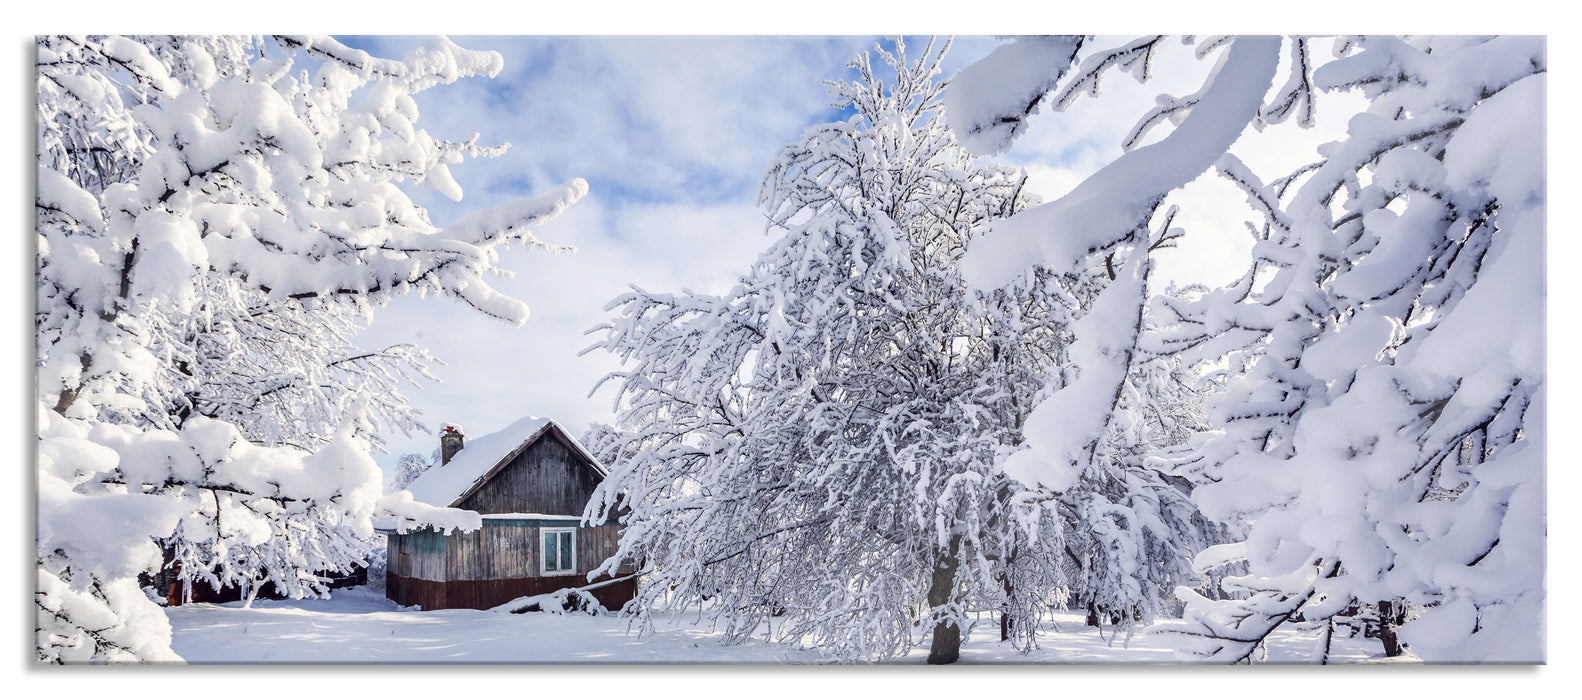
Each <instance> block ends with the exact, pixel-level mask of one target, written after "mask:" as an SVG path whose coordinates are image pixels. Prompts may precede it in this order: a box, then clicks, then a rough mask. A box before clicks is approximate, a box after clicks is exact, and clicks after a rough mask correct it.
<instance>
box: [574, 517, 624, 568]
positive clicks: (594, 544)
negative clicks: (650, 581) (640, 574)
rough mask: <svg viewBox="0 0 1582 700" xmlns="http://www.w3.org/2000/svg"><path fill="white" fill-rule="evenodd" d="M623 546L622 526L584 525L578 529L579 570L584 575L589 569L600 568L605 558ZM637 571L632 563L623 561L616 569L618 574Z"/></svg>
mask: <svg viewBox="0 0 1582 700" xmlns="http://www.w3.org/2000/svg"><path fill="white" fill-rule="evenodd" d="M620 548H621V526H619V525H600V526H599V527H584V528H578V529H577V571H579V572H581V573H582V574H583V575H584V576H586V575H587V573H588V572H589V571H592V570H594V569H597V568H599V565H601V564H603V563H604V560H605V559H609V558H610V557H612V556H615V552H616V551H617V550H619V549H620ZM633 571H636V569H634V568H633V567H632V565H631V564H630V563H626V562H623V563H622V564H621V567H620V568H619V569H616V570H615V575H616V576H625V575H627V574H629V573H632V572H633Z"/></svg>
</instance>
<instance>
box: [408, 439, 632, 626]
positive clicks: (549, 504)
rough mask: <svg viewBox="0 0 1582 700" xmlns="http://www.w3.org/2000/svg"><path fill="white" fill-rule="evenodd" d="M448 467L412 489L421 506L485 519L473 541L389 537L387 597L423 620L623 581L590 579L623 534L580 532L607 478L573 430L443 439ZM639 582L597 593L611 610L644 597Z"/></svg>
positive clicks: (459, 536)
mask: <svg viewBox="0 0 1582 700" xmlns="http://www.w3.org/2000/svg"><path fill="white" fill-rule="evenodd" d="M440 454H441V463H440V464H439V465H436V466H434V467H433V468H431V469H429V470H428V471H426V472H424V473H423V474H422V475H421V476H419V477H418V478H417V479H414V480H413V481H412V483H411V484H409V485H408V486H407V490H409V491H411V492H412V496H413V499H414V500H417V501H421V502H423V503H428V504H430V505H435V506H449V507H452V508H461V509H464V510H471V511H476V512H477V513H479V514H480V515H482V516H483V527H482V528H481V529H479V530H476V531H473V532H458V531H454V530H453V531H451V532H449V533H445V532H440V531H438V530H435V529H433V528H423V529H420V530H414V531H409V532H407V533H405V534H402V533H398V532H395V531H394V530H392V529H386V528H381V529H380V532H383V533H384V534H385V536H386V537H387V542H388V545H387V547H388V550H387V557H388V558H387V560H386V564H385V566H386V572H387V573H386V581H385V595H386V596H387V597H389V598H390V599H391V600H393V601H395V602H396V603H398V604H400V605H418V606H422V608H423V609H424V610H440V609H446V608H472V609H477V610H483V609H487V608H492V607H495V606H497V605H501V604H504V603H507V602H510V601H511V600H514V599H516V598H519V597H522V596H528V595H539V594H543V593H553V592H555V591H557V590H560V589H563V588H579V587H583V586H587V585H589V584H591V583H598V582H601V581H611V580H614V579H620V578H622V577H624V576H627V575H629V574H631V573H632V572H633V568H632V567H631V566H630V565H623V566H621V568H620V569H618V570H617V571H616V574H615V575H614V576H613V577H612V576H603V577H600V578H599V579H596V580H594V581H589V579H588V572H590V571H593V570H594V569H596V568H598V567H599V566H600V565H601V564H602V563H603V562H604V560H605V559H607V558H609V557H610V556H612V555H614V554H615V552H616V549H617V543H618V541H619V539H620V526H619V525H618V524H616V523H614V522H605V523H601V524H598V525H595V526H593V527H585V526H583V525H582V524H581V520H582V511H583V508H584V507H585V506H586V505H587V503H588V500H589V499H590V498H591V497H592V496H593V490H594V487H596V486H597V485H598V484H599V482H600V481H602V480H603V479H604V477H605V475H607V474H608V471H606V470H605V468H604V467H603V466H602V465H600V464H599V462H598V460H596V459H594V458H593V456H592V455H591V454H589V453H588V451H587V450H586V449H584V448H583V447H582V446H581V445H580V444H578V443H577V441H576V440H575V439H573V438H572V437H571V436H570V435H569V434H567V433H566V431H565V429H563V428H561V427H560V425H558V424H557V423H555V422H554V421H552V420H549V419H545V418H524V419H522V420H519V421H517V422H515V423H513V424H511V425H510V426H508V427H506V428H505V429H504V430H501V431H499V432H497V433H493V434H490V435H486V436H483V437H481V438H477V439H475V440H471V441H468V440H466V438H465V437H464V436H463V435H462V434H461V432H460V431H459V430H455V429H452V428H447V429H446V431H445V432H444V433H442V434H441V436H440ZM636 589H637V582H636V579H634V578H627V579H626V580H623V581H616V582H615V583H610V584H608V585H605V586H602V587H599V588H597V589H594V590H592V591H590V593H591V594H592V595H593V596H594V597H596V598H598V600H599V603H600V604H602V605H603V606H604V607H605V608H607V609H610V610H616V609H619V608H620V607H621V606H623V605H625V604H626V603H627V601H629V600H631V599H632V597H633V595H635V594H636Z"/></svg>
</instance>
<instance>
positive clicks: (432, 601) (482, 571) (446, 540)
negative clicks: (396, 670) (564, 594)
mask: <svg viewBox="0 0 1582 700" xmlns="http://www.w3.org/2000/svg"><path fill="white" fill-rule="evenodd" d="M544 527H555V526H553V525H545V524H543V523H541V522H532V521H509V520H508V521H503V522H502V521H485V522H484V526H483V528H481V529H479V530H476V531H473V532H452V533H450V534H449V535H439V534H438V533H435V532H434V531H432V530H424V531H422V532H420V533H411V534H408V535H391V536H390V542H391V544H390V550H389V554H390V556H391V559H390V564H389V574H388V576H387V578H386V582H385V589H386V592H387V595H388V596H389V597H390V599H391V600H393V601H395V602H396V603H398V604H400V605H421V606H423V609H424V610H438V609H444V608H471V609H475V610H484V609H488V608H492V607H495V606H497V605H502V604H504V603H508V602H510V601H512V600H515V599H516V598H520V597H522V596H530V595H540V594H544V593H553V592H555V591H558V590H560V589H562V588H579V587H582V586H585V585H588V584H589V583H590V582H589V581H588V572H589V571H592V570H594V569H595V568H597V567H598V566H599V565H600V564H602V563H604V560H605V558H607V557H608V556H610V555H611V554H614V553H615V551H616V548H617V546H618V543H619V540H620V536H621V535H620V533H621V529H620V526H618V525H601V526H598V527H579V528H577V571H576V572H575V573H569V574H557V575H554V576H543V575H541V572H540V570H539V569H540V567H539V561H538V558H539V547H540V544H539V538H540V533H541V532H542V528H544ZM402 554H405V555H406V556H405V557H403V556H402ZM435 562H442V564H443V568H444V571H443V573H442V574H441V575H439V576H437V577H435V576H433V574H432V570H433V566H434V564H435ZM632 571H633V569H632V567H631V566H623V567H621V568H620V569H619V570H617V572H616V574H615V575H614V576H602V577H600V578H599V579H597V580H609V579H611V578H619V577H621V576H625V575H627V574H630V573H632ZM636 591H637V583H636V581H622V582H620V583H615V584H611V585H609V586H606V587H604V588H600V589H598V590H596V591H594V592H593V595H594V597H596V598H598V599H599V602H600V603H601V604H603V605H604V606H605V607H607V608H610V609H612V610H613V609H619V608H620V607H621V606H622V605H625V604H626V602H627V601H629V600H631V599H632V597H633V596H634V595H635V594H636Z"/></svg>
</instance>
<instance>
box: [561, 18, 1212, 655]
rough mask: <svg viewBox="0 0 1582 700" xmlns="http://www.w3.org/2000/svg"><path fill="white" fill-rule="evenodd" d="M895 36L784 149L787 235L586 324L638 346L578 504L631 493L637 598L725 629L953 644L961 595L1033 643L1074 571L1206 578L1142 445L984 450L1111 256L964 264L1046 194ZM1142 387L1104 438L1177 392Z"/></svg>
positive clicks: (835, 648) (1171, 492)
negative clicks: (1009, 165) (689, 282)
mask: <svg viewBox="0 0 1582 700" xmlns="http://www.w3.org/2000/svg"><path fill="white" fill-rule="evenodd" d="M904 48H905V47H904V44H902V43H900V42H897V44H896V53H895V54H894V55H892V54H890V53H888V52H885V51H884V50H883V49H880V50H879V53H880V56H882V57H883V58H884V60H885V62H886V64H887V65H888V66H889V68H890V69H891V70H893V71H894V72H895V73H896V75H895V78H894V84H893V85H891V84H887V83H885V82H883V81H882V80H881V79H880V78H879V77H878V76H876V75H875V73H874V70H873V66H872V65H871V64H870V62H869V58H868V56H867V55H862V56H859V57H857V58H856V59H854V61H853V63H852V64H851V65H852V67H854V68H855V69H856V70H857V71H858V74H859V79H858V80H857V81H855V82H838V83H832V84H831V89H832V91H833V93H834V95H835V97H836V102H835V106H837V107H841V108H846V107H850V108H852V109H853V110H854V111H855V113H856V114H855V116H853V117H852V118H850V119H849V120H847V121H844V122H839V123H834V124H826V125H821V126H817V127H813V128H811V129H809V130H808V132H807V134H806V135H805V136H804V138H803V140H802V141H801V142H800V143H797V144H795V145H792V146H789V147H787V148H786V149H784V150H783V151H782V152H781V154H780V158H779V160H777V161H776V163H775V164H774V165H772V166H771V167H770V169H769V172H768V174H767V176H766V177H765V181H764V184H763V187H762V190H761V195H760V200H761V202H762V204H763V205H764V206H765V210H766V212H767V214H768V217H769V219H770V221H771V224H770V232H771V234H774V235H777V236H778V238H777V239H776V240H775V242H774V243H773V245H771V247H770V248H769V249H768V250H767V251H765V252H764V253H763V254H762V255H761V256H760V258H759V260H758V262H757V263H756V264H755V265H754V266H753V268H752V270H751V271H750V272H748V273H747V274H746V275H744V276H743V277H742V278H741V280H740V283H739V284H738V285H737V287H736V288H735V289H733V290H732V291H731V292H730V293H729V294H726V295H723V296H712V295H702V294H694V293H690V292H683V293H682V294H679V295H677V294H662V293H650V292H647V291H644V290H635V291H634V292H633V293H630V294H627V295H625V296H623V297H620V298H618V299H617V300H615V301H614V302H612V304H611V308H613V309H616V310H617V315H616V318H615V319H614V321H612V323H611V324H610V325H609V326H608V327H607V328H605V329H603V330H604V332H605V338H604V340H602V341H601V342H600V343H598V344H597V345H596V346H595V347H599V348H603V349H605V350H607V351H610V352H612V353H615V354H616V355H618V356H619V357H621V358H622V359H623V360H624V361H625V362H626V364H627V367H626V369H625V370H624V371H623V372H621V373H620V374H619V375H617V377H616V378H617V379H619V380H620V393H619V396H618V398H617V406H618V410H619V411H620V413H619V417H618V424H617V425H616V426H614V427H608V426H600V427H599V428H598V429H597V430H595V431H594V432H593V433H590V438H589V439H590V444H593V445H594V449H595V450H598V451H599V452H600V454H601V455H610V456H616V455H619V458H617V459H612V460H610V462H609V463H610V465H611V470H612V471H611V475H610V478H609V479H608V480H606V481H605V482H604V484H603V486H602V487H601V489H600V492H599V499H600V500H598V501H597V502H596V503H595V504H594V505H593V506H592V507H591V508H590V511H589V515H590V516H591V517H594V518H602V517H604V515H605V514H606V513H607V512H609V511H610V510H611V509H614V508H617V507H620V508H625V509H628V512H627V514H626V515H625V516H624V522H625V523H626V526H627V530H626V535H625V537H624V538H623V540H622V549H621V552H620V554H619V555H618V557H617V558H616V559H611V560H610V561H611V562H614V561H617V559H628V558H629V559H637V560H641V561H644V562H645V563H646V565H647V566H648V567H650V568H651V569H652V571H653V573H651V574H650V575H649V576H648V578H647V579H646V582H645V587H644V589H643V590H642V592H640V594H639V595H640V601H639V603H640V605H639V609H643V610H646V606H652V605H660V604H665V605H690V604H693V603H700V604H703V609H704V610H705V614H707V615H710V616H712V617H713V618H715V619H716V620H718V621H719V623H720V624H722V625H724V626H726V628H727V629H728V630H730V632H729V634H728V635H727V639H741V638H743V637H745V636H746V635H748V634H750V633H751V632H752V631H753V630H755V629H758V628H759V625H760V624H761V623H763V622H764V621H766V620H767V621H769V622H770V623H771V625H770V627H769V629H771V630H772V632H771V633H772V634H773V635H774V636H775V637H776V638H778V639H785V640H790V641H792V642H794V643H798V644H803V645H807V646H815V647H817V648H819V649H822V650H824V651H825V652H826V653H827V654H829V655H830V656H832V657H834V658H837V659H843V660H874V659H882V658H888V657H893V656H896V655H900V654H904V653H905V652H906V651H907V649H908V648H910V647H911V646H912V645H913V644H916V643H918V642H920V641H923V640H927V643H929V644H930V645H931V654H930V659H931V661H933V662H936V663H948V662H950V661H953V660H954V659H955V658H956V654H957V650H958V649H959V645H960V643H961V637H962V635H963V634H964V633H965V631H966V630H967V628H968V624H967V619H968V617H967V616H968V613H969V612H972V611H981V610H995V611H999V612H1001V614H1002V616H1003V618H1004V619H1003V621H1002V626H1001V630H1000V631H1001V633H1002V634H1004V635H1007V636H1009V637H1013V638H1014V639H1015V640H1016V643H1017V644H1018V645H1019V646H1020V647H1021V648H1024V649H1030V648H1032V647H1033V646H1035V645H1036V642H1035V640H1034V639H1033V635H1034V633H1035V631H1036V630H1037V624H1036V623H1037V621H1038V620H1039V619H1040V618H1041V617H1043V616H1045V615H1047V614H1048V612H1049V610H1050V606H1051V605H1052V604H1059V603H1065V602H1068V601H1069V600H1071V598H1072V597H1073V596H1075V598H1076V599H1077V600H1078V601H1080V602H1083V603H1084V604H1086V605H1088V606H1089V607H1090V609H1093V610H1096V611H1097V610H1102V611H1104V612H1105V613H1106V614H1108V616H1109V617H1112V618H1115V619H1117V620H1118V619H1119V618H1120V617H1121V616H1122V613H1123V612H1124V616H1125V619H1126V621H1127V622H1128V623H1129V622H1130V620H1131V619H1132V618H1133V616H1143V615H1149V614H1151V613H1152V612H1154V611H1155V610H1157V609H1159V608H1160V606H1161V603H1160V601H1161V600H1162V598H1164V597H1166V596H1168V594H1169V591H1170V590H1171V589H1172V588H1174V587H1175V586H1176V585H1178V584H1181V583H1186V582H1189V580H1190V579H1192V578H1193V575H1192V573H1191V572H1190V570H1189V569H1188V566H1187V559H1186V552H1187V551H1193V550H1195V549H1197V548H1200V547H1201V546H1204V544H1205V542H1203V541H1201V540H1202V535H1201V532H1200V529H1201V525H1202V523H1201V522H1200V521H1199V520H1196V519H1195V510H1194V509H1193V508H1192V507H1191V506H1190V504H1189V503H1188V502H1187V501H1186V500H1185V492H1184V491H1183V490H1182V489H1181V488H1180V486H1181V485H1180V484H1172V483H1167V482H1166V481H1164V480H1163V479H1162V478H1161V477H1160V476H1159V475H1158V474H1157V473H1155V472H1151V471H1149V470H1148V469H1146V468H1145V466H1144V465H1143V464H1142V460H1141V458H1140V457H1139V458H1137V459H1133V460H1131V461H1130V462H1126V463H1123V460H1120V459H1119V458H1116V459H1109V460H1108V461H1107V462H1106V465H1108V467H1107V468H1106V469H1104V470H1099V471H1096V472H1095V473H1094V475H1093V476H1092V477H1091V478H1086V479H1084V480H1083V481H1082V485H1081V488H1080V489H1073V490H1072V491H1071V492H1070V493H1069V494H1065V497H1063V498H1061V497H1058V496H1061V495H1060V494H1055V495H1051V494H1049V493H1048V492H1039V493H1030V492H1029V491H1028V490H1027V489H1026V488H1024V487H1023V486H1022V485H1021V484H1019V483H1018V482H1016V481H1015V480H1014V479H1013V478H1012V477H1014V476H1017V475H1016V474H1014V473H1007V472H1005V471H1002V470H1000V469H999V468H998V467H997V466H996V465H997V463H998V462H999V461H1000V459H1001V458H1002V453H1003V452H1005V451H1006V450H1008V449H1011V448H1012V447H1013V446H1014V445H1015V444H1016V443H1017V442H1018V441H1019V439H1020V435H1021V432H1022V423H1023V421H1024V420H1026V419H1027V416H1028V412H1029V410H1030V409H1031V408H1032V406H1033V403H1034V399H1035V396H1036V395H1037V394H1038V392H1040V391H1041V390H1042V389H1043V388H1044V386H1045V384H1046V375H1047V374H1048V373H1049V372H1050V371H1051V370H1052V369H1054V368H1058V367H1060V366H1063V365H1065V364H1068V363H1069V362H1070V361H1071V357H1070V353H1071V352H1074V351H1075V349H1074V348H1071V347H1070V342H1069V341H1070V332H1071V331H1070V328H1069V324H1070V321H1071V320H1072V318H1073V316H1074V315H1076V314H1077V313H1078V312H1079V309H1082V308H1086V307H1087V306H1088V305H1089V304H1090V303H1096V302H1094V301H1093V298H1094V296H1095V294H1096V293H1097V290H1099V289H1100V288H1103V287H1104V284H1105V280H1104V276H1105V274H1106V268H1105V265H1104V264H1103V262H1102V261H1096V262H1095V264H1094V265H1092V266H1089V267H1087V268H1083V269H1077V270H1072V271H1068V272H1063V273H1060V274H1056V273H1053V272H1049V271H1034V272H1029V273H1027V274H1023V275H1018V276H1017V277H1016V279H1015V280H1014V281H1013V283H1012V284H1010V285H1008V286H1007V287H1006V288H1004V289H999V290H995V291H992V292H985V293H977V292H973V291H971V290H970V289H969V288H968V287H967V284H966V282H965V280H964V278H963V274H962V267H961V264H960V263H961V259H962V255H963V253H964V252H965V251H966V250H967V246H968V245H969V242H970V241H972V240H973V239H974V238H976V237H977V236H979V235H981V233H982V232H983V231H984V230H985V227H986V226H988V225H989V224H990V222H992V221H995V220H998V219H1003V218H1004V217H1006V216H1010V215H1011V214H1013V213H1015V212H1017V211H1019V210H1021V209H1023V208H1025V207H1026V206H1028V205H1029V204H1030V203H1033V202H1032V201H1031V200H1029V198H1028V197H1027V196H1026V195H1025V194H1023V193H1022V192H1021V189H1022V185H1023V181H1024V179H1023V177H1022V176H1020V175H1018V174H1017V173H1014V172H1012V171H1009V170H1006V169H1003V168H1000V167H998V166H992V165H988V164H984V163H980V162H977V161H974V160H973V159H972V158H971V157H970V156H969V155H968V154H967V152H966V151H965V150H964V149H962V148H961V147H960V146H959V145H958V144H957V143H956V142H955V140H954V138H952V136H951V134H950V132H949V130H948V129H947V128H946V127H945V124H944V122H943V113H942V103H941V102H940V94H941V90H942V87H943V84H942V83H941V82H939V81H938V80H937V79H936V75H937V72H938V64H939V60H940V54H937V53H934V52H933V51H932V50H929V51H925V52H924V56H923V57H922V58H920V59H915V60H908V59H907V58H906V56H905V53H904ZM1164 243H1165V242H1163V241H1162V242H1161V244H1164ZM1132 260H1133V261H1140V260H1142V258H1141V257H1140V256H1137V257H1133V258H1132ZM1133 266H1134V267H1135V264H1134V265H1133ZM1127 274H1131V275H1132V276H1133V277H1137V276H1138V275H1137V272H1136V271H1135V270H1134V271H1132V272H1130V273H1127ZM1110 286H1111V287H1113V288H1120V287H1121V285H1115V284H1111V285H1110ZM1136 288H1137V287H1136V285H1133V286H1132V289H1134V290H1135V289H1136ZM1134 293H1135V292H1134ZM1132 316H1133V318H1134V319H1135V318H1136V317H1137V314H1136V312H1135V310H1134V311H1133V314H1132ZM1127 343H1129V341H1127ZM1128 346H1129V345H1128ZM1120 367H1121V374H1122V375H1124V374H1125V373H1126V365H1125V364H1124V363H1122V364H1121V365H1120ZM1166 374H1167V375H1169V374H1170V373H1169V372H1168V371H1167V372H1166ZM1141 376H1143V375H1141V374H1140V375H1139V377H1141ZM1170 376H1177V377H1179V376H1180V375H1179V374H1176V375H1170ZM1128 386H1130V385H1128ZM1137 386H1142V384H1139V385H1137ZM1112 390H1113V387H1112ZM1183 391H1188V392H1189V390H1187V389H1183ZM1131 396H1133V398H1134V403H1135V407H1136V410H1137V415H1136V421H1135V422H1134V423H1131V424H1129V425H1130V427H1131V428H1132V429H1131V431H1130V432H1129V433H1126V435H1122V434H1121V432H1122V431H1117V434H1116V435H1115V436H1114V440H1113V442H1114V443H1115V445H1116V446H1117V447H1116V449H1117V450H1120V449H1121V447H1120V446H1122V445H1129V446H1132V447H1135V446H1136V445H1137V444H1140V443H1141V442H1148V441H1157V440H1159V439H1162V436H1163V435H1164V434H1165V428H1164V426H1166V425H1167V424H1168V425H1169V426H1172V427H1173V426H1175V425H1176V423H1177V422H1178V420H1179V419H1180V418H1181V415H1180V412H1179V411H1176V409H1175V408H1171V409H1167V410H1166V411H1165V412H1159V411H1155V412H1154V413H1153V414H1151V415H1145V414H1147V413H1148V411H1147V409H1146V408H1145V407H1144V406H1143V405H1142V404H1141V403H1139V402H1137V401H1136V399H1137V397H1138V396H1140V395H1139V394H1137V392H1136V391H1134V392H1133V393H1132V394H1131ZM1193 410H1198V411H1199V412H1200V411H1201V409H1200V406H1199V407H1198V408H1195V409H1194V408H1187V409H1186V411H1187V413H1191V412H1192V411H1193ZM1149 421H1152V423H1151V425H1153V426H1155V427H1154V428H1151V429H1150V428H1148V427H1147V426H1148V425H1149V424H1150V423H1149ZM1104 430H1105V426H1103V425H1100V426H1098V431H1099V432H1098V433H1097V435H1098V436H1099V437H1100V438H1102V437H1104V436H1105V432H1104ZM1095 441H1096V442H1097V441H1100V440H1099V439H1098V438H1095ZM1103 442H1105V445H1106V449H1105V451H1104V454H1106V455H1109V454H1111V452H1112V451H1111V450H1110V449H1109V447H1108V446H1109V445H1110V443H1111V441H1108V440H1104V441H1103ZM1134 452H1135V450H1134ZM1128 454H1131V453H1128ZM1136 454H1141V453H1140V452H1137V453H1136Z"/></svg>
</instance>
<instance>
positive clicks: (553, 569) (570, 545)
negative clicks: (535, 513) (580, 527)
mask: <svg viewBox="0 0 1582 700" xmlns="http://www.w3.org/2000/svg"><path fill="white" fill-rule="evenodd" d="M541 537H542V542H543V546H542V547H541V548H540V550H541V554H540V555H539V562H540V563H541V564H542V566H541V568H540V571H542V572H543V573H544V574H545V575H548V574H572V573H576V571H577V563H576V562H577V528H574V527H546V528H544V529H543V535H541Z"/></svg>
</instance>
